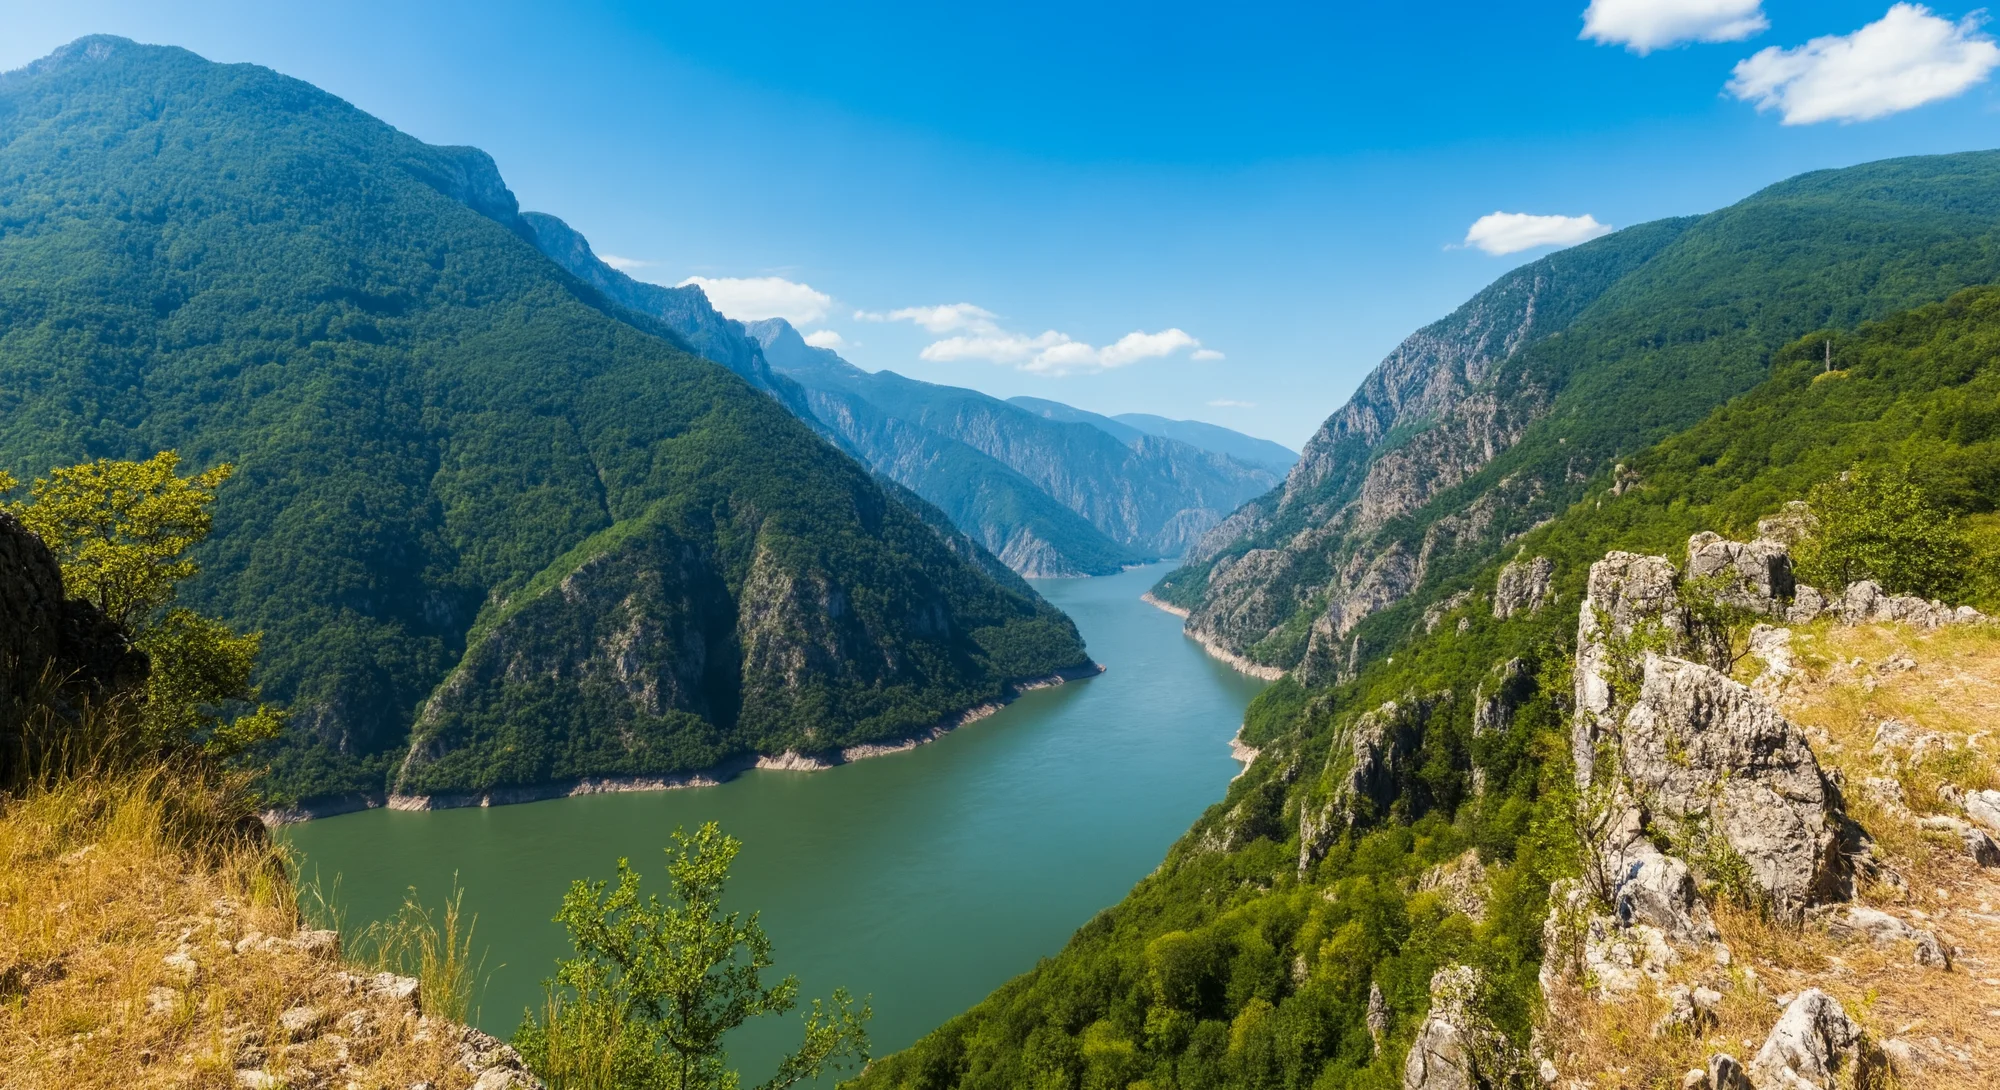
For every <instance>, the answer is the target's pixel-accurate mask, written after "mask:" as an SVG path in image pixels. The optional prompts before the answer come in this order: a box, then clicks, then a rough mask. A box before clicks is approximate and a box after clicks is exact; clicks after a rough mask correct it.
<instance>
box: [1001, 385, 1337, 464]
mask: <svg viewBox="0 0 2000 1090" xmlns="http://www.w3.org/2000/svg"><path fill="white" fill-rule="evenodd" d="M1007 403H1008V404H1010V405H1019V406H1020V407H1022V408H1024V409H1026V410H1028V411H1029V412H1031V413H1035V414H1037V415H1039V416H1043V417H1046V418H1048V419H1050V420H1062V421H1066V422H1069V423H1076V424H1093V425H1096V426H1097V427H1098V428H1101V429H1103V430H1104V431H1106V432H1109V433H1110V434H1111V435H1113V436H1115V437H1116V438H1117V439H1118V441H1119V442H1122V443H1126V444H1128V445H1129V444H1132V443H1136V442H1137V441H1138V439H1139V436H1141V435H1157V436H1159V437H1161V438H1163V439H1174V440H1178V441H1180V442H1183V443H1186V444H1188V445H1189V446H1194V447H1200V448H1201V449H1203V450H1206V451H1212V452H1214V453H1216V454H1224V455H1227V456H1229V457H1231V458H1234V459H1236V460H1237V461H1239V462H1242V463H1244V464H1245V465H1253V466H1261V467H1263V468H1265V469H1268V470H1270V471H1271V472H1273V473H1285V472H1287V471H1289V470H1290V469H1291V468H1292V466H1293V465H1294V464H1296V463H1297V462H1298V460H1299V455H1298V452H1297V451H1295V450H1293V449H1291V448H1290V447H1287V446H1285V445H1284V444H1282V443H1273V442H1271V441H1270V440H1269V439H1259V438H1257V437H1256V436H1254V435H1245V434H1243V433H1242V432H1240V431H1233V430H1231V429H1229V428H1225V427H1222V426H1221V425H1219V424H1210V423H1207V422H1205V421H1201V420H1171V419H1169V418H1167V417H1164V416H1154V415H1153V414H1151V413H1119V414H1118V415H1116V416H1104V415H1101V414H1099V413H1094V412H1090V411H1089V410H1087V409H1079V408H1076V407H1074V406H1071V405H1065V404H1063V403H1062V402H1060V401H1050V400H1048V399H1046V398H1040V397H1010V398H1008V399H1007Z"/></svg>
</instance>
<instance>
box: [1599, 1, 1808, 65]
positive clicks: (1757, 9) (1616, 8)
mask: <svg viewBox="0 0 2000 1090" xmlns="http://www.w3.org/2000/svg"><path fill="white" fill-rule="evenodd" d="M1770 25H1771V22H1770V20H1768V19H1766V18H1764V11H1763V0H1590V7H1588V8H1586V9H1585V10H1584V13H1583V33H1582V34H1580V35H1578V37H1580V38H1588V39H1590V40H1591V41H1594V42H1599V43H1602V44H1604V45H1622V46H1624V47H1625V48H1627V49H1630V50H1631V51H1632V52H1634V53H1637V54H1639V55H1641V56H1644V55H1645V54H1647V53H1651V52H1652V51H1653V50H1655V49H1665V48H1666V47H1667V46H1670V45H1678V44H1680V43H1681V42H1740V41H1742V40H1743V39H1745V38H1748V37H1751V36H1752V35H1755V34H1757V33H1759V32H1761V31H1763V30H1764V29H1765V28H1767V27H1769V26H1770Z"/></svg>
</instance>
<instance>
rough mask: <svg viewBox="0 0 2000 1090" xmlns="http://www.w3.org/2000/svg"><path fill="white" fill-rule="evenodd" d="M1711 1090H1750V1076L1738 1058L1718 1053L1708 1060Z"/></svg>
mask: <svg viewBox="0 0 2000 1090" xmlns="http://www.w3.org/2000/svg"><path fill="white" fill-rule="evenodd" d="M1708 1086H1709V1090H1750V1076H1749V1075H1747V1074H1745V1073H1744V1071H1743V1065H1742V1064H1741V1063H1738V1062H1737V1060H1736V1057H1734V1056H1731V1055H1729V1054H1728V1053H1726V1052H1718V1053H1716V1054H1715V1055H1713V1056H1710V1057H1709V1058H1708Z"/></svg>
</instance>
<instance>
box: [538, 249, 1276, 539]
mask: <svg viewBox="0 0 2000 1090" xmlns="http://www.w3.org/2000/svg"><path fill="white" fill-rule="evenodd" d="M522 219H523V221H524V222H525V223H527V224H528V225H529V227H530V228H531V230H532V233H533V237H534V239H535V242H536V245H537V246H538V247H540V249H541V250H542V252H543V253H544V254H546V255H548V256H549V257H550V258H551V259H552V260H554V261H555V262H556V263H557V264H559V265H561V266H562V267H563V268H565V269H567V270H569V272H570V273H571V274H572V275H574V276H576V277H577V278H578V279H580V280H582V281H583V282H584V283H586V284H589V285H591V286H592V287H594V288H596V289H597V290H598V292H599V293H600V294H601V296H602V298H603V300H604V302H605V303H606V305H607V306H609V307H610V308H611V309H612V310H613V311H614V312H615V313H630V314H634V315H638V316H640V317H641V318H642V319H652V320H655V321H658V322H660V323H662V324H663V325H664V326H665V327H666V328H667V329H668V330H670V331H671V332H672V333H674V334H675V335H677V336H678V337H679V338H680V339H682V340H683V341H685V342H686V343H687V344H689V345H691V346H692V347H693V348H694V349H695V350H696V351H698V352H700V353H702V354H703V355H705V356H708V357H709V358H710V359H713V360H715V361H717V362H719V363H723V364H725V365H727V366H728V367H730V368H731V369H732V370H735V371H737V372H738V373H739V374H742V375H744V376H745V377H747V378H749V379H751V381H752V382H754V383H756V384H757V385H759V386H761V387H763V388H765V389H767V390H769V391H771V392H772V393H773V395H774V396H776V397H777V398H778V399H779V400H780V401H782V402H783V403H784V404H786V405H787V406H788V407H789V408H791V409H792V411H793V412H794V413H796V414H798V415H799V416H800V417H802V418H803V419H805V420H807V421H809V422H810V423H812V424H813V425H814V426H815V427H816V428H818V429H819V430H820V431H821V432H822V433H823V434H825V435H826V436H827V437H828V438H830V439H832V440H833V441H834V442H836V443H837V444H838V445H840V446H841V447H842V448H843V449H845V450H847V451H849V452H850V453H852V454H854V455H855V456H856V457H858V458H861V459H862V460H863V461H865V462H867V464H869V465H870V466H872V467H873V468H874V469H875V470H876V471H877V472H879V473H881V474H882V475H883V476H884V477H886V478H888V479H890V480H892V481H895V482H896V483H898V484H900V485H902V486H904V487H906V488H908V489H910V490H911V491H912V492H914V493H916V494H917V495H919V496H922V497H923V498H924V499H926V500H928V501H930V502H931V503H932V504H934V505H936V506H937V507H938V508H939V509H940V510H942V511H943V512H945V513H946V515H948V516H949V517H950V519H951V520H952V522H953V523H955V524H956V525H957V526H959V527H960V528H961V529H963V530H964V531H965V532H966V533H967V534H969V535H971V536H972V537H973V538H974V539H975V540H977V541H978V542H979V543H980V544H981V545H983V546H984V547H985V548H986V549H987V550H988V551H990V552H992V553H993V554H994V555H996V556H998V557H999V558H1000V559H1001V561H1002V562H1004V563H1005V564H1006V565H1007V566H1008V567H1010V568H1012V569H1013V570H1014V571H1017V572H1020V573H1022V574H1025V575H1034V576H1074V575H1108V574H1111V573H1113V572H1116V571H1118V570H1120V569H1121V568H1123V567H1124V566H1126V565H1128V564H1136V563H1140V562H1143V561H1147V560H1152V559H1156V558H1158V557H1161V556H1178V555H1180V554H1181V553H1182V552H1184V551H1185V550H1186V549H1187V548H1188V547H1189V546H1190V545H1192V544H1193V543H1194V542H1195V541H1196V540H1198V539H1199V538H1200V537H1201V535H1202V534H1203V533H1205V532H1206V531H1207V530H1208V529H1209V528H1210V527H1212V526H1214V525H1215V524H1216V523H1217V522H1219V521H1220V520H1221V518H1222V516H1223V515H1225V514H1226V513H1228V512H1229V511H1232V510H1234V509H1235V508H1236V507H1237V506H1238V505H1240V504H1242V503H1243V501H1244V500H1247V499H1249V498H1250V497H1252V496H1255V495H1258V494H1260V493H1263V492H1266V491H1268V490H1269V489H1270V488H1271V487H1272V486H1273V485H1275V484H1276V483H1277V481H1278V473H1279V472H1282V470H1281V469H1280V470H1277V471H1275V472H1274V471H1273V469H1271V468H1268V467H1266V466H1265V465H1263V464H1261V463H1259V462H1257V461H1240V460H1238V459H1236V458H1234V457H1231V456H1229V455H1227V454H1221V453H1217V452H1216V451H1214V450H1211V449H1209V448H1207V447H1204V446H1203V445H1201V444H1199V443H1190V442H1185V441H1182V440H1180V439H1178V438H1170V437H1166V436H1158V435H1152V434H1151V433H1148V432H1145V431H1142V430H1141V429H1137V428H1127V429H1124V431H1123V432H1121V433H1117V438H1116V439H1115V440H1110V441H1107V437H1106V434H1105V432H1104V431H1103V430H1102V427H1101V426H1099V427H1093V426H1090V425H1088V424H1084V423H1072V422H1068V421H1051V420H1049V419H1046V418H1045V417H1044V415H1043V414H1040V413H1038V412H1033V411H1027V410H1023V409H1022V408H1020V407H1019V406H1016V405H1011V404H1009V403H1007V402H1004V401H1001V400H999V399H997V398H992V397H988V396H986V395H985V394H982V393H979V392H977V391H975V390H965V389H960V388H958V387H954V386H939V385H935V384H933V383H927V382H920V381H917V380H915V379H908V378H904V377H903V376H901V375H897V374H895V373H894V372H889V371H883V372H876V373H870V372H867V371H863V370H862V369H861V368H859V367H856V366H854V365H853V364H851V363H849V362H847V361H846V360H844V359H842V358H841V357H840V355H839V354H838V353H836V352H833V351H832V350H830V349H825V348H816V347H814V346H812V345H808V344H806V343H805V340H804V338H802V337H800V336H799V333H798V331H797V330H796V329H793V328H792V326H791V324H790V323H789V322H786V321H785V320H784V319H782V318H771V319H765V320H762V321H754V322H747V323H746V322H737V321H732V320H730V319H727V318H724V317H722V316H721V315H720V314H718V313H716V311H715V310H714V308H713V307H710V306H709V305H708V301H707V299H706V297H704V296H703V295H702V293H701V290H700V289H699V288H696V287H692V286H690V287H684V288H666V287H661V286H659V285H657V284H645V283H641V282H639V281H637V280H633V279H632V278H631V277H629V276H626V275H625V274H624V273H622V272H619V271H618V270H616V269H613V268H611V267H610V266H609V265H606V264H605V263H604V262H603V261H602V260H601V259H599V258H598V257H597V255H596V254H595V253H594V252H592V250H591V248H590V244H589V242H588V241H587V240H586V239H584V237H583V236H582V235H581V234H579V233H577V232H576V231H575V230H574V229H573V228H571V227H570V226H569V225H568V224H565V223H563V222H562V221H561V220H559V219H556V218H555V217H553V216H548V215H544V214H541V213H534V212H530V213H526V214H524V215H523V217H522ZM1048 404H1051V405H1053V404H1055V403H1054V402H1050V403H1048ZM1064 408H1067V406H1064ZM1069 411H1070V412H1072V413H1079V415H1090V414H1080V411H1079V410H1069ZM1097 419H1098V420H1099V421H1102V420H1104V418H1102V417H1099V418H1097ZM1112 427H1113V428H1122V427H1123V426H1122V425H1115V424H1114V425H1112ZM1197 427H1200V426H1197ZM1215 431H1218V432H1221V431H1223V429H1215ZM1203 434H1204V435H1205V436H1206V435H1207V433H1206V432H1203ZM1226 434H1227V435H1235V433H1233V432H1229V433H1226ZM1237 438H1238V439H1239V440H1241V442H1242V443H1243V444H1249V445H1251V447H1252V448H1254V447H1255V444H1257V443H1259V442H1260V441H1259V440H1254V439H1251V438H1249V437H1248V436H1239V437H1237ZM1208 440H1209V441H1210V442H1214V441H1216V440H1215V437H1214V436H1208ZM1269 445H1271V446H1275V444H1269ZM1257 449H1261V448H1257ZM1278 449H1279V450H1282V449H1283V448H1278ZM1267 455H1268V452H1266V460H1267V461H1268V457H1267Z"/></svg>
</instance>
